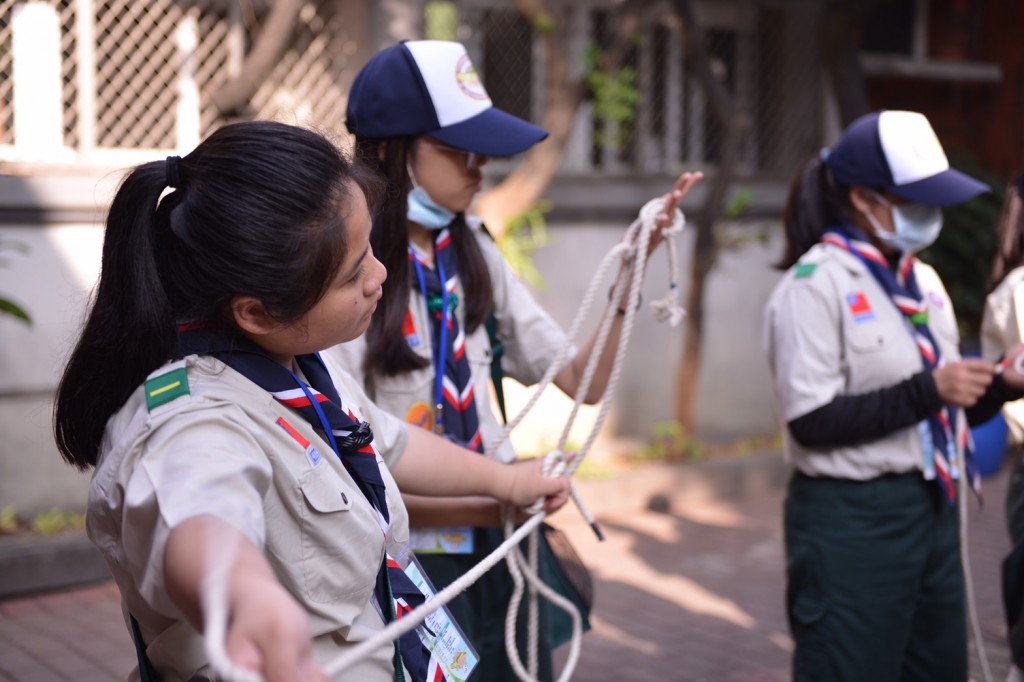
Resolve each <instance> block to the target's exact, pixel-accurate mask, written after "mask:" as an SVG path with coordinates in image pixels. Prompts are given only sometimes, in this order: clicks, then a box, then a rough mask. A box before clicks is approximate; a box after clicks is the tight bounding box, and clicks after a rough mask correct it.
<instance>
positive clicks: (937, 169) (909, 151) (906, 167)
mask: <svg viewBox="0 0 1024 682" xmlns="http://www.w3.org/2000/svg"><path fill="white" fill-rule="evenodd" d="M878 137H879V139H880V141H881V143H882V150H883V151H884V152H885V157H886V160H887V161H888V163H889V170H890V171H892V179H893V183H894V184H895V185H897V186H899V185H906V184H909V183H912V182H917V181H918V180H923V179H925V178H929V177H931V176H933V175H937V174H939V173H942V172H943V171H945V170H948V169H949V161H948V160H947V159H946V154H945V152H943V151H942V145H941V144H940V143H939V138H938V137H936V135H935V131H934V130H932V127H931V124H929V123H928V119H926V118H925V117H924V116H922V115H921V114H918V113H915V112H911V111H883V112H882V113H881V115H880V116H879V117H878Z"/></svg>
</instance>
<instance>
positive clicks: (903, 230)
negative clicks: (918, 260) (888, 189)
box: [864, 192, 942, 253]
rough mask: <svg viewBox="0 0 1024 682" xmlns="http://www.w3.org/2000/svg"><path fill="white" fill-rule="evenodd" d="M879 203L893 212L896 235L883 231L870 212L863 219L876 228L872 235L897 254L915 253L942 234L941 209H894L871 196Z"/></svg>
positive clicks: (905, 206) (924, 206) (923, 206)
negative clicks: (900, 252)
mask: <svg viewBox="0 0 1024 682" xmlns="http://www.w3.org/2000/svg"><path fill="white" fill-rule="evenodd" d="M872 194H874V196H875V198H876V199H878V201H879V203H881V204H883V205H884V206H886V207H887V208H888V209H889V210H890V211H891V212H892V222H893V227H894V228H895V231H893V232H890V231H889V230H886V229H885V228H883V227H882V224H881V223H880V222H878V219H877V218H875V216H874V215H873V214H872V213H871V211H864V216H865V217H866V218H867V219H868V222H870V223H871V226H872V227H874V228H875V234H876V235H878V238H879V240H881V241H882V243H883V244H886V245H887V246H890V247H892V248H893V249H895V250H896V251H902V252H904V253H917V252H919V251H923V250H924V249H927V248H928V247H929V246H931V245H932V244H934V243H935V240H936V239H937V238H938V236H939V232H940V231H941V230H942V209H940V208H939V207H938V206H929V205H927V204H900V205H899V206H896V205H894V204H893V203H892V202H890V201H889V200H888V199H886V198H885V197H883V196H882V195H880V194H878V193H877V192H872Z"/></svg>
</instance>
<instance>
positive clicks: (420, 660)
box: [178, 324, 437, 682]
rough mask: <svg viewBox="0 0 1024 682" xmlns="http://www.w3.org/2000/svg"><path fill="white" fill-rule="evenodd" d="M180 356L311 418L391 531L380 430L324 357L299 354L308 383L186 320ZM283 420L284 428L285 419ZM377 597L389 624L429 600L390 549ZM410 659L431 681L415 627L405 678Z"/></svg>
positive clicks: (402, 658) (233, 337)
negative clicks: (376, 433)
mask: <svg viewBox="0 0 1024 682" xmlns="http://www.w3.org/2000/svg"><path fill="white" fill-rule="evenodd" d="M178 355H179V357H185V356H187V355H211V356H213V357H215V358H217V359H218V360H220V361H221V362H223V363H224V364H226V365H227V366H228V367H230V368H232V369H233V370H235V371H236V372H238V373H239V374H241V375H242V376H244V377H245V378H246V379H248V380H249V381H251V382H253V383H254V384H256V385H257V386H259V387H260V388H262V389H263V390H265V391H267V392H268V393H270V394H271V395H272V396H273V397H274V399H275V400H277V401H278V402H279V403H281V404H282V405H284V406H286V407H288V408H291V409H292V410H294V411H295V412H297V413H298V414H299V415H300V416H302V418H303V419H305V420H306V421H307V422H309V423H310V425H312V426H313V429H314V430H316V431H319V432H320V434H321V435H323V436H324V437H325V439H326V440H327V442H328V443H329V444H330V446H331V449H332V450H334V452H335V454H336V455H337V456H338V458H339V459H340V460H341V462H342V464H343V465H344V467H345V469H346V471H348V472H349V474H350V475H351V476H352V478H353V480H355V482H356V485H357V487H358V488H359V490H360V492H362V493H363V496H364V497H366V500H367V501H368V502H369V503H370V506H371V507H373V509H374V511H375V512H376V513H377V519H378V521H379V522H380V527H381V531H382V532H383V533H384V535H385V537H386V536H387V532H388V526H389V525H390V514H389V512H388V505H387V498H386V492H385V486H384V479H383V478H382V477H381V475H380V465H379V464H378V463H377V453H376V451H375V450H374V447H373V431H372V430H371V429H370V425H369V424H368V423H366V422H361V421H357V420H356V419H355V415H354V414H353V413H352V412H351V411H348V410H345V409H344V407H343V405H342V402H341V396H340V395H339V394H338V390H337V388H336V387H335V386H334V382H333V381H332V380H331V377H330V374H329V373H328V371H327V367H326V366H325V365H324V362H323V360H322V359H321V358H320V355H319V354H317V353H313V354H310V355H297V356H295V363H296V365H297V366H298V368H299V370H300V371H301V372H302V374H303V376H305V378H306V380H307V381H308V383H306V381H303V380H302V379H301V378H300V377H299V376H298V375H297V374H295V373H294V372H292V371H291V370H289V369H287V368H285V367H284V366H283V365H281V364H280V363H278V362H277V361H276V360H274V359H273V358H271V357H270V356H268V355H267V353H266V351H264V350H263V349H262V348H260V347H259V346H257V345H256V344H255V343H253V342H251V341H249V340H248V339H247V338H245V337H244V336H242V335H241V334H233V333H230V332H226V331H220V330H215V329H213V328H210V327H207V326H204V325H194V324H186V325H179V329H178ZM278 424H279V425H280V426H282V428H285V426H284V425H283V424H281V422H278ZM285 430H286V431H287V430H288V428H285ZM374 596H375V597H376V599H377V603H378V604H379V605H380V606H381V611H382V612H383V616H384V620H385V622H391V621H392V620H394V619H395V618H401V617H402V616H403V615H404V614H406V613H408V612H409V611H411V610H412V609H414V608H415V607H417V606H419V605H420V604H422V603H423V602H424V597H423V593H422V592H420V590H419V588H417V587H416V585H415V584H413V582H412V580H410V578H409V576H407V575H406V574H405V571H403V570H402V567H401V566H400V565H399V564H398V562H397V561H395V560H394V559H392V558H391V556H389V555H388V554H387V553H386V552H385V554H384V559H383V560H382V562H381V566H380V569H379V571H378V572H377V580H376V584H375V586H374ZM403 664H404V668H405V669H406V670H408V671H409V673H410V674H411V675H412V678H413V680H415V681H416V682H423V681H425V680H427V679H428V677H427V675H428V670H431V669H436V667H437V665H436V662H435V661H434V660H432V654H431V652H430V651H429V650H428V649H427V648H426V647H424V646H423V643H422V642H421V640H420V638H419V635H417V634H416V630H412V631H410V632H407V633H406V634H404V635H402V636H401V637H400V638H399V640H398V641H396V642H395V657H394V665H395V674H396V679H397V680H400V681H401V680H404V679H405V675H404V673H403Z"/></svg>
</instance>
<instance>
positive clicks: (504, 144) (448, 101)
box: [345, 40, 548, 156]
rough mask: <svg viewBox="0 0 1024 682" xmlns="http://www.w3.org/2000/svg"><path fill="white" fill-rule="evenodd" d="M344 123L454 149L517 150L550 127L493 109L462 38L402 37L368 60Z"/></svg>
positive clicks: (378, 135) (371, 134)
mask: <svg viewBox="0 0 1024 682" xmlns="http://www.w3.org/2000/svg"><path fill="white" fill-rule="evenodd" d="M345 125H346V126H347V127H348V129H349V132H351V133H353V134H355V135H357V136H359V137H364V138H375V139H385V138H391V137H406V136H413V135H427V134H429V135H430V136H431V137H433V138H436V139H437V140H439V141H441V142H443V143H445V144H447V145H449V146H451V147H455V148H456V149H462V150H464V151H467V152H476V153H477V154H484V155H486V156H512V155H513V154H518V153H519V152H522V151H525V150H527V149H529V148H530V147H532V146H533V145H535V144H537V143H538V142H540V141H541V140H543V139H544V138H545V137H547V136H548V133H547V131H546V130H543V129H541V128H538V127H537V126H535V125H533V124H531V123H528V122H526V121H524V120H522V119H521V118H518V117H516V116H513V115H511V114H509V113H506V112H504V111H502V110H500V109H497V108H495V106H494V105H493V103H492V102H491V98H490V97H489V96H488V94H487V91H486V90H484V84H483V83H482V82H481V81H480V77H479V76H477V73H476V69H475V68H473V62H471V61H470V59H469V55H468V54H466V48H465V47H463V46H462V44H460V43H455V42H449V41H446V40H413V41H404V42H401V43H399V44H398V45H395V46H393V47H389V48H386V49H384V50H382V51H380V52H378V53H377V54H376V55H374V56H373V58H372V59H370V61H369V62H367V64H366V66H364V67H363V68H362V70H361V71H360V72H359V74H358V75H357V76H356V79H355V81H354V82H353V83H352V88H351V90H350V91H349V96H348V110H347V111H346V120H345Z"/></svg>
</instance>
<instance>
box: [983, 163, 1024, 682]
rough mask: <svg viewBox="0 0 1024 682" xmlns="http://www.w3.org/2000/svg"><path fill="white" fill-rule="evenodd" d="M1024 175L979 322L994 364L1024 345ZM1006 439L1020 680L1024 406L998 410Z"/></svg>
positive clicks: (1010, 587)
mask: <svg viewBox="0 0 1024 682" xmlns="http://www.w3.org/2000/svg"><path fill="white" fill-rule="evenodd" d="M1022 197H1024V172H1022V173H1019V174H1018V175H1017V178H1016V180H1015V181H1014V182H1013V183H1012V184H1011V185H1010V186H1009V187H1008V188H1007V190H1006V199H1005V201H1004V202H1003V211H1002V215H1001V216H1000V218H999V233H998V241H997V251H996V257H995V261H994V263H993V264H992V273H991V277H990V281H991V284H992V286H993V289H992V291H991V292H990V293H989V295H988V297H987V298H986V299H985V314H984V316H983V317H982V321H981V354H982V356H983V357H985V358H986V359H989V360H992V361H996V360H998V358H1000V357H1001V356H1003V355H1005V354H1006V353H1007V351H1008V350H1010V349H1011V348H1013V347H1014V346H1016V345H1017V344H1019V343H1021V342H1022V341H1024V203H1022V201H1021V198H1022ZM1003 416H1004V417H1005V418H1006V425H1007V427H1009V432H1010V440H1011V442H1012V443H1013V444H1014V446H1015V449H1016V450H1017V452H1018V458H1017V463H1016V467H1015V469H1014V472H1013V477H1012V478H1011V479H1010V486H1009V488H1007V490H1006V525H1007V529H1008V530H1009V531H1010V540H1011V542H1012V543H1013V551H1012V552H1011V553H1010V555H1009V556H1008V557H1007V558H1006V561H1005V562H1004V564H1003V602H1004V606H1005V610H1006V625H1007V631H1008V637H1009V642H1010V653H1011V654H1012V657H1013V664H1014V668H1013V671H1012V673H1011V675H1010V677H1009V678H1008V680H1011V681H1012V682H1022V681H1024V673H1022V670H1024V617H1022V615H1024V608H1022V607H1024V584H1022V578H1024V457H1022V456H1020V454H1019V453H1020V451H1021V445H1022V444H1024V401H1014V402H1012V403H1007V404H1006V405H1004V406H1003Z"/></svg>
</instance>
